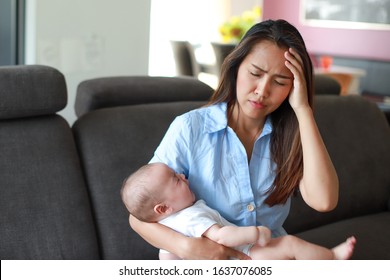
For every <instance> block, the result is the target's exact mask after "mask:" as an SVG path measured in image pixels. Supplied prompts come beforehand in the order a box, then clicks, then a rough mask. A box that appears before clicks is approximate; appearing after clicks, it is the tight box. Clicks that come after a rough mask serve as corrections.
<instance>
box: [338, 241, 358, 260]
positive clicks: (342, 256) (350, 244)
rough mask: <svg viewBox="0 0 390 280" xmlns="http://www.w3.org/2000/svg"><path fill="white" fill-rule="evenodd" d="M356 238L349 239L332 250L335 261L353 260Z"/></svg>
mask: <svg viewBox="0 0 390 280" xmlns="http://www.w3.org/2000/svg"><path fill="white" fill-rule="evenodd" d="M355 244H356V238H355V237H354V236H352V237H350V238H348V239H347V240H346V241H345V242H343V243H341V244H340V245H338V246H336V247H334V248H333V249H332V252H333V256H334V259H335V260H347V259H349V258H351V256H352V253H353V250H354V249H355Z"/></svg>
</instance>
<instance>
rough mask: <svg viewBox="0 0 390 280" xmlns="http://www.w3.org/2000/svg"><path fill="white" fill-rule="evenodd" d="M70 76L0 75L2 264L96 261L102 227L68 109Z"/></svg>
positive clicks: (33, 68)
mask: <svg viewBox="0 0 390 280" xmlns="http://www.w3.org/2000/svg"><path fill="white" fill-rule="evenodd" d="M66 101H67V92H66V84H65V79H64V76H63V75H62V74H61V73H60V72H59V71H57V70H55V69H53V68H50V67H46V66H38V65H30V66H8V67H0V155H1V156H0V173H1V174H0V191H1V195H0V213H1V215H0V244H1V245H0V258H1V259H2V260H5V259H97V258H99V257H100V255H99V250H98V243H97V238H96V231H95V226H94V223H93V218H92V212H91V208H90V203H89V198H88V194H87V189H86V185H85V180H84V176H83V173H82V170H81V164H80V160H79V157H78V153H77V150H76V145H75V142H74V138H73V135H72V131H71V128H70V127H69V125H68V123H67V122H66V121H65V120H64V119H63V118H62V117H60V116H58V115H56V112H57V111H59V110H61V109H62V108H64V107H65V105H66Z"/></svg>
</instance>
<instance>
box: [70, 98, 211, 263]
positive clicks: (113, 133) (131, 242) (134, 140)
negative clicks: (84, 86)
mask: <svg viewBox="0 0 390 280" xmlns="http://www.w3.org/2000/svg"><path fill="white" fill-rule="evenodd" d="M203 104H205V102H201V101H193V102H190V101H188V102H185V101H184V102H169V103H153V104H141V105H133V106H122V107H114V108H105V109H99V110H95V111H92V112H89V113H88V114H85V115H83V116H82V117H81V118H80V119H78V120H77V121H76V123H75V124H74V125H73V131H74V135H75V138H76V142H77V145H78V147H79V152H80V156H81V159H82V164H83V167H84V170H85V174H86V177H87V183H88V187H89V193H90V196H91V201H92V205H93V208H94V215H95V220H96V225H97V230H98V236H99V243H100V246H101V250H102V257H103V259H157V258H158V250H157V249H156V248H153V247H152V246H150V245H149V244H147V243H146V242H145V241H144V240H143V239H142V238H141V237H140V236H139V235H138V234H137V233H135V232H134V231H133V230H132V229H131V228H130V225H129V222H128V218H129V214H128V212H127V210H126V208H125V207H124V205H123V203H122V201H121V198H120V188H121V184H122V182H123V181H124V179H125V178H126V177H127V176H129V175H130V174H131V173H133V172H134V171H135V170H136V169H138V168H139V167H141V166H142V165H144V164H146V163H147V162H149V160H150V159H151V158H152V156H153V152H154V150H155V149H156V148H157V146H158V144H159V143H160V141H161V139H162V137H163V136H164V134H165V132H166V130H167V129H168V126H169V125H170V123H171V122H172V121H173V119H174V118H175V117H176V116H178V115H180V114H183V113H184V112H187V111H189V110H191V109H194V108H197V107H200V106H202V105H203Z"/></svg>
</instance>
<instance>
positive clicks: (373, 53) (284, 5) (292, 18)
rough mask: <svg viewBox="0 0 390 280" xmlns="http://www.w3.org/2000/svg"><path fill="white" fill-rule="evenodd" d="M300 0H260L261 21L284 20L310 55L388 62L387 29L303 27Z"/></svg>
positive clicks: (389, 33) (388, 40) (389, 44)
mask: <svg viewBox="0 0 390 280" xmlns="http://www.w3.org/2000/svg"><path fill="white" fill-rule="evenodd" d="M300 1H301V0H263V3H264V4H263V19H264V20H266V19H280V18H282V19H285V20H287V21H289V22H290V23H292V24H293V25H294V26H295V27H297V28H298V30H299V31H300V32H301V34H302V36H303V38H304V39H305V42H306V45H307V48H308V50H309V51H310V52H312V53H321V54H329V55H337V56H346V57H357V58H366V59H374V60H385V61H390V30H388V31H385V30H362V29H360V30H359V29H341V28H340V29H338V28H323V27H311V26H305V25H302V24H301V23H300V20H299V9H300V8H299V5H300Z"/></svg>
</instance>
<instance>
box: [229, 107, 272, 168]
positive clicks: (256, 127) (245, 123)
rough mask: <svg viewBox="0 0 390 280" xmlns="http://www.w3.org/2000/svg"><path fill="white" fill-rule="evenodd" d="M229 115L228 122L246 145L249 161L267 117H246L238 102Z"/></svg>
mask: <svg viewBox="0 0 390 280" xmlns="http://www.w3.org/2000/svg"><path fill="white" fill-rule="evenodd" d="M229 115H230V117H229V119H228V124H229V126H230V127H231V128H232V129H233V130H234V132H235V133H236V135H237V137H238V138H239V139H240V141H241V143H242V144H243V145H244V147H245V150H246V153H247V157H248V162H249V161H250V158H251V155H252V151H253V147H254V143H255V141H256V139H257V138H258V137H259V135H260V134H261V132H262V130H263V127H264V123H265V119H252V118H248V117H246V116H245V114H244V113H243V112H242V111H241V109H240V107H239V105H237V103H236V104H235V105H234V106H233V107H232V112H231V114H229Z"/></svg>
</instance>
